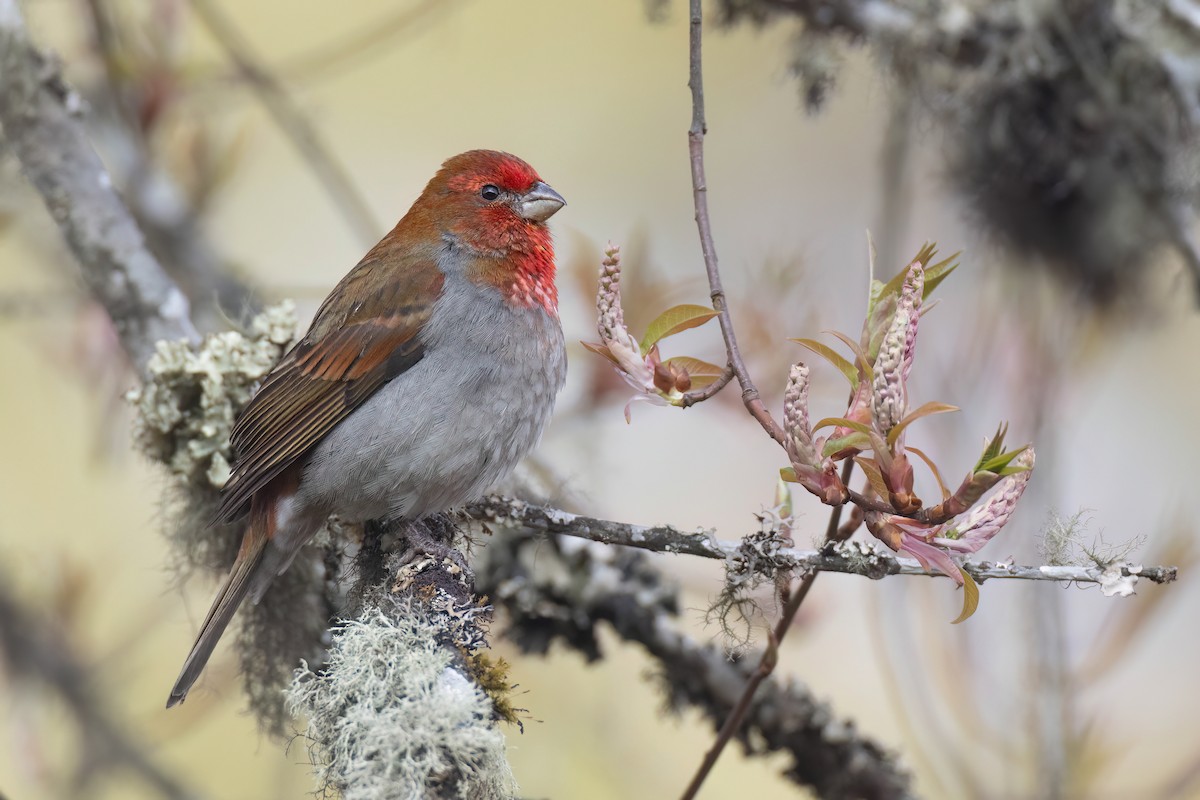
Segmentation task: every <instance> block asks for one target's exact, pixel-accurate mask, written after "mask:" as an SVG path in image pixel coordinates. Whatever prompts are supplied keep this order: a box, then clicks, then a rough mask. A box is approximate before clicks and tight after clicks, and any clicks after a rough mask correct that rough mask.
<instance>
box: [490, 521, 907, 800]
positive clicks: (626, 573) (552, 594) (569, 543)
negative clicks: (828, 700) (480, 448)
mask: <svg viewBox="0 0 1200 800" xmlns="http://www.w3.org/2000/svg"><path fill="white" fill-rule="evenodd" d="M478 558H479V560H480V563H479V564H478V566H477V569H476V575H477V582H476V588H477V590H478V591H481V592H486V593H487V594H488V596H489V597H490V598H491V600H492V602H494V603H495V604H496V605H497V606H499V607H501V608H503V609H504V610H505V611H506V618H507V627H506V631H505V636H506V637H508V638H510V639H512V640H514V641H515V642H516V643H517V645H518V646H519V647H521V649H522V650H524V651H525V652H527V653H545V652H547V651H548V650H549V649H550V647H551V646H552V645H553V644H555V643H558V642H561V643H563V644H566V645H567V646H569V647H572V648H574V649H576V650H578V651H580V652H582V653H583V655H584V656H585V657H587V658H588V659H597V658H599V657H600V655H601V653H600V642H599V640H598V638H597V636H598V633H599V631H598V628H599V627H600V625H601V623H607V624H608V625H609V626H611V628H612V629H613V631H614V632H615V633H616V634H617V635H618V636H619V637H620V638H622V639H624V640H625V641H629V642H635V643H637V644H640V645H642V646H643V647H644V648H645V650H646V652H647V654H648V655H649V656H650V657H651V658H652V659H654V662H655V665H656V672H657V673H658V679H659V680H658V682H659V683H660V685H661V686H662V687H663V690H664V691H665V692H666V695H667V701H668V703H669V707H670V708H671V709H676V710H679V709H682V708H684V707H689V706H690V707H693V708H696V709H698V710H700V711H701V713H703V714H704V716H705V717H706V718H707V719H709V720H711V721H712V722H713V724H714V725H719V724H720V723H721V722H722V721H723V720H725V719H726V718H727V717H728V716H729V712H730V710H731V709H732V707H733V706H734V704H735V703H736V702H737V700H738V698H739V696H740V694H741V691H742V687H743V686H744V685H745V683H746V680H747V678H748V677H749V674H750V671H751V670H752V669H753V668H754V664H756V663H757V655H756V654H754V653H750V654H747V656H746V657H744V658H740V659H739V658H734V659H730V658H729V657H728V655H727V654H726V653H724V652H723V651H722V650H721V649H720V648H717V647H714V646H712V645H704V644H700V643H698V642H696V641H694V640H693V639H691V638H690V637H688V636H686V635H684V634H682V633H680V632H679V631H678V630H677V629H676V626H675V624H674V622H673V620H674V617H675V615H676V613H677V609H678V607H679V598H678V589H677V588H676V587H674V586H671V585H669V584H666V583H664V582H663V578H662V575H661V573H660V572H659V571H658V570H656V569H654V568H653V566H652V565H651V563H650V561H649V559H647V558H646V557H645V556H644V555H642V554H641V553H637V552H634V551H632V550H624V549H616V548H605V547H602V546H600V545H599V544H594V543H586V542H580V541H573V540H570V539H566V538H562V537H557V536H551V537H549V539H547V537H545V536H543V535H540V531H539V529H538V527H537V526H536V525H535V526H529V527H525V526H523V525H520V524H516V525H515V526H514V527H505V528H503V529H502V530H498V531H496V532H495V534H494V535H493V536H492V537H491V539H490V541H489V542H488V546H487V547H485V548H481V549H480V550H479V553H478ZM738 738H739V741H741V742H742V744H743V746H744V747H745V750H746V752H747V753H748V754H750V755H767V754H770V753H779V752H782V753H785V754H787V755H788V756H789V758H790V759H791V763H790V764H789V766H788V767H787V769H786V772H785V774H786V776H787V777H788V778H789V779H790V780H792V781H795V782H796V783H798V784H801V785H803V786H807V787H811V789H812V791H813V793H814V794H815V795H816V796H818V797H825V798H846V799H847V800H848V799H849V798H872V799H874V798H879V799H880V800H883V799H884V798H887V799H888V800H890V799H891V798H907V797H911V796H912V790H911V786H910V778H909V776H908V775H907V774H906V772H905V771H904V770H903V769H902V768H901V767H900V766H899V765H898V764H897V762H896V759H895V756H894V755H893V754H891V753H889V752H887V751H886V750H885V749H884V748H883V747H881V746H880V745H879V744H878V743H877V742H875V741H873V740H872V739H870V738H869V737H867V736H865V735H863V734H862V733H860V732H859V731H857V730H856V729H855V727H854V725H853V723H851V722H850V721H849V720H846V719H841V718H839V717H838V716H837V715H836V713H835V711H834V710H833V709H832V708H830V707H829V706H828V705H826V704H825V703H823V702H821V701H819V700H817V699H816V698H815V697H813V695H812V693H811V692H809V690H808V689H807V688H806V687H805V686H804V685H803V684H802V683H800V682H798V681H794V680H786V681H785V680H777V679H768V680H767V681H765V682H764V683H763V685H762V688H761V691H760V692H759V693H758V694H757V696H756V697H755V699H754V701H753V703H751V706H750V709H749V711H748V713H747V715H746V725H745V727H744V729H743V733H742V734H741V735H739V737H738Z"/></svg>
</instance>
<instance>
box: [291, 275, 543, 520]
mask: <svg viewBox="0 0 1200 800" xmlns="http://www.w3.org/2000/svg"><path fill="white" fill-rule="evenodd" d="M421 338H422V341H423V343H424V345H425V355H424V357H423V358H422V359H421V360H420V361H419V362H417V364H415V365H414V366H413V367H411V368H410V369H408V370H407V371H406V372H404V373H402V374H401V375H399V376H397V377H396V378H395V379H393V380H392V381H391V382H389V383H387V384H385V385H384V386H383V387H381V388H380V389H379V390H378V391H377V392H376V393H375V394H374V395H372V396H371V397H370V398H369V399H367V401H366V402H364V403H363V405H362V406H360V407H359V408H358V409H357V410H355V411H354V412H353V413H352V414H351V415H350V416H349V417H347V418H346V419H345V420H343V421H342V422H341V423H340V424H339V425H338V426H337V427H335V428H334V429H333V430H332V431H330V433H329V434H328V435H327V436H326V437H325V438H324V439H322V440H321V442H320V443H319V444H318V445H317V446H316V448H314V450H313V454H312V456H311V458H310V459H309V461H308V463H307V465H306V467H305V470H304V477H303V480H302V482H301V486H300V490H299V494H300V497H299V499H300V500H301V501H302V502H304V503H305V505H307V506H310V507H313V508H315V509H319V510H321V511H322V512H323V513H336V514H339V515H341V516H342V517H343V518H346V519H351V520H364V519H378V518H385V517H387V518H399V517H405V518H409V519H415V518H419V517H422V516H425V515H427V514H432V513H435V512H438V511H442V510H445V509H448V508H451V507H453V506H457V505H461V504H462V503H465V502H468V501H470V500H473V499H475V498H477V497H479V496H480V495H482V494H483V493H484V492H485V491H486V490H487V488H488V487H489V486H490V485H492V484H493V483H495V482H497V481H499V480H501V479H502V478H504V477H505V476H507V475H508V473H509V472H510V471H511V470H512V468H513V467H514V466H516V464H517V462H518V461H520V460H521V459H522V458H523V457H524V456H525V455H526V454H527V453H528V452H529V451H530V450H532V449H533V447H534V446H535V445H536V444H537V442H538V440H539V439H540V438H541V435H542V431H543V430H544V429H545V427H546V424H547V423H548V422H549V420H550V414H551V411H552V409H553V406H554V398H555V396H556V395H557V394H558V392H559V390H560V389H561V388H562V385H563V382H564V381H565V379H566V356H565V351H564V347H563V334H562V328H561V326H560V325H559V321H558V319H557V317H555V316H554V315H551V314H549V313H547V312H546V311H545V310H544V309H542V308H538V307H534V308H519V307H514V306H512V305H511V304H509V303H508V302H506V301H505V300H504V299H503V298H502V297H501V296H500V294H499V293H498V292H497V291H496V290H495V289H492V288H490V287H479V286H476V285H474V284H471V283H469V282H467V281H465V280H464V279H462V278H461V277H458V276H456V275H452V274H451V275H447V278H446V284H445V288H444V290H443V293H442V296H441V297H440V298H439V300H438V301H437V304H436V305H435V306H434V311H433V314H432V316H431V318H430V320H429V322H428V323H427V324H426V327H425V329H424V330H423V331H422V334H421Z"/></svg>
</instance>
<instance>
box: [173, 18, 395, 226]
mask: <svg viewBox="0 0 1200 800" xmlns="http://www.w3.org/2000/svg"><path fill="white" fill-rule="evenodd" d="M191 3H192V8H193V9H195V11H196V15H197V16H199V17H200V19H201V21H202V22H203V23H204V25H205V26H206V27H207V28H208V30H209V32H210V33H212V35H213V38H214V39H216V40H217V43H218V44H220V46H221V47H222V48H223V49H224V50H225V54H226V55H228V56H229V59H230V60H231V61H232V62H233V63H234V65H235V66H236V67H237V68H238V70H239V71H240V72H241V73H242V75H243V76H245V78H246V81H247V82H248V83H249V84H250V86H251V88H252V89H253V90H254V92H255V94H257V95H258V99H259V100H260V101H262V104H263V106H265V107H266V109H267V111H268V112H269V113H270V114H271V116H272V117H274V119H275V123H276V124H277V125H278V126H279V128H280V130H282V131H283V133H284V134H285V135H286V136H287V137H288V138H289V139H291V140H292V144H293V145H295V147H296V149H297V150H299V151H300V155H301V156H302V157H303V158H304V159H305V161H307V162H308V164H309V166H311V167H312V170H313V172H314V173H316V175H317V178H318V179H319V180H320V181H321V183H322V184H323V185H324V186H325V190H326V191H328V192H329V194H330V195H331V197H332V199H333V201H334V202H333V204H334V207H335V208H336V209H337V210H338V213H340V214H341V215H342V217H343V218H344V219H345V220H346V223H347V224H348V225H349V226H350V227H351V228H352V229H353V230H354V231H355V233H356V234H357V235H358V236H359V238H360V239H361V240H362V242H363V244H364V245H365V246H367V247H369V246H371V245H373V244H375V242H376V241H377V240H378V239H379V237H380V235H381V234H382V232H383V228H382V227H381V226H380V224H379V221H378V220H376V219H375V214H374V213H373V212H372V211H371V207H370V205H368V203H367V201H366V198H364V197H363V195H362V194H361V193H360V192H359V190H358V188H357V187H356V186H355V185H354V182H353V181H352V180H351V179H350V176H349V175H348V174H347V173H346V170H345V168H344V167H343V166H342V165H341V164H340V163H339V162H338V160H337V159H336V158H335V157H334V156H333V154H332V153H331V152H330V151H329V148H328V147H326V145H325V143H324V142H323V141H322V140H321V136H320V134H319V133H318V132H317V129H316V128H315V127H314V126H313V124H312V123H311V122H309V120H308V117H306V116H305V115H304V113H303V112H302V111H301V110H300V108H299V107H298V106H297V105H296V103H295V101H293V100H292V98H291V96H290V95H289V94H288V93H287V90H286V89H284V87H283V85H282V84H281V83H280V82H279V81H278V80H276V78H275V76H274V75H272V74H271V73H270V72H269V71H268V70H267V69H266V67H265V66H263V64H262V62H261V61H260V60H259V59H258V57H257V55H256V54H255V53H254V50H253V48H252V47H251V46H250V43H249V42H247V41H246V39H245V38H244V37H243V36H242V34H241V32H240V31H238V29H237V28H236V27H235V26H234V25H233V23H232V22H230V20H229V18H228V17H226V16H225V14H224V12H222V11H221V10H220V9H219V8H217V6H216V4H214V3H213V2H211V0H191Z"/></svg>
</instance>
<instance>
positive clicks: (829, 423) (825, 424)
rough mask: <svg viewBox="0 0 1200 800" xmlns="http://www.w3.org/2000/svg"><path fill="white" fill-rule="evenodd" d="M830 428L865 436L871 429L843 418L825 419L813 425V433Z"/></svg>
mask: <svg viewBox="0 0 1200 800" xmlns="http://www.w3.org/2000/svg"><path fill="white" fill-rule="evenodd" d="M830 427H833V428H849V429H850V430H852V431H858V432H859V433H861V434H863V435H867V434H869V433H870V432H871V429H870V428H869V427H867V426H866V425H864V424H863V423H861V422H855V421H854V420H852V419H846V418H845V417H826V418H825V419H823V420H821V421H820V422H818V423H817V424H816V425H813V432H814V433H816V432H817V431H819V430H821V428H830Z"/></svg>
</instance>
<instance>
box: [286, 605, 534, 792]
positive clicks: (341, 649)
mask: <svg viewBox="0 0 1200 800" xmlns="http://www.w3.org/2000/svg"><path fill="white" fill-rule="evenodd" d="M384 602H385V603H387V605H388V608H387V611H386V613H385V611H383V610H381V609H380V608H379V606H370V607H368V608H367V609H365V610H364V612H363V613H362V615H360V616H359V618H358V619H356V620H353V621H348V622H343V623H342V624H341V625H340V626H339V627H337V628H336V629H335V634H334V640H333V646H332V647H331V649H330V653H329V660H328V662H327V664H326V667H325V669H323V670H321V671H320V673H319V674H318V673H314V672H312V671H311V670H309V669H308V668H307V667H304V668H302V669H299V670H297V671H296V677H295V679H294V681H293V682H292V686H291V689H290V690H289V692H288V705H289V707H290V709H291V710H292V713H294V714H296V715H297V716H300V715H303V716H305V717H307V719H308V726H307V729H306V731H305V736H306V737H307V738H308V740H309V744H310V750H311V753H312V760H313V765H314V769H315V771H316V774H317V777H318V779H319V780H320V781H321V783H322V784H323V786H324V788H325V790H326V792H327V793H329V794H336V795H338V796H340V797H342V798H344V800H401V799H404V800H407V799H408V798H471V799H472V800H499V799H500V798H510V797H512V796H513V795H514V793H515V791H516V784H515V781H514V779H513V776H512V773H511V771H510V770H509V767H508V763H507V760H506V759H505V743H504V735H503V734H502V733H501V732H500V730H499V729H498V728H497V726H496V723H495V721H494V719H493V705H492V700H491V699H490V698H489V697H488V696H487V695H486V694H484V692H482V691H481V690H480V689H479V687H478V686H476V685H475V684H474V683H472V682H471V681H470V680H468V679H467V677H466V676H464V675H463V674H462V673H461V672H460V671H459V670H458V669H457V668H456V667H455V666H454V662H455V653H454V652H453V651H452V650H451V649H450V648H448V647H446V646H445V645H443V644H441V643H439V636H440V635H441V634H443V633H444V631H443V630H442V629H441V628H440V627H439V626H438V625H437V624H436V623H435V622H433V621H431V620H430V618H429V616H428V612H427V611H426V610H425V609H423V608H422V606H421V604H419V603H417V602H414V601H412V600H406V601H396V600H386V599H385V600H384Z"/></svg>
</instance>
